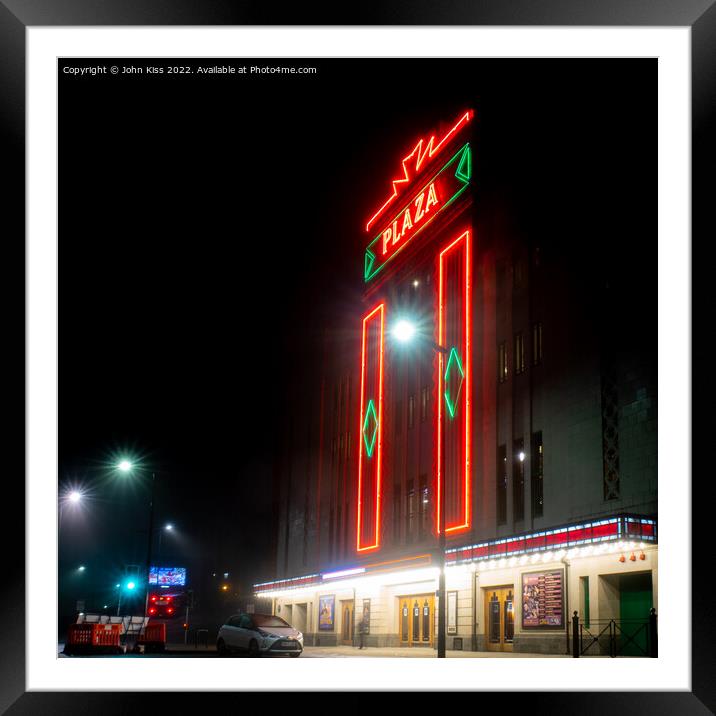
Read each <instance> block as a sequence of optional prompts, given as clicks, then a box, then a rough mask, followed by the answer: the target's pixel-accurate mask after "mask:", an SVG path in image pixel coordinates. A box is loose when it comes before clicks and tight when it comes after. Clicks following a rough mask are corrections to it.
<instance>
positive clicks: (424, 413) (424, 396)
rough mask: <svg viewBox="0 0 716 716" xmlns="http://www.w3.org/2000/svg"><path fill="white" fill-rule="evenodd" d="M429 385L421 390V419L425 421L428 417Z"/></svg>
mask: <svg viewBox="0 0 716 716" xmlns="http://www.w3.org/2000/svg"><path fill="white" fill-rule="evenodd" d="M428 397H429V393H428V386H427V385H424V386H423V388H422V390H421V391H420V420H421V421H422V422H425V421H426V420H427V419H428Z"/></svg>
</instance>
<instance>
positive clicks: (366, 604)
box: [361, 599, 370, 635]
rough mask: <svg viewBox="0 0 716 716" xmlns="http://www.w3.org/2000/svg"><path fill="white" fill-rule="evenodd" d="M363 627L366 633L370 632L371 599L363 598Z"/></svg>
mask: <svg viewBox="0 0 716 716" xmlns="http://www.w3.org/2000/svg"><path fill="white" fill-rule="evenodd" d="M361 628H362V629H363V633H364V634H366V635H367V634H370V599H364V600H363V624H362V626H361Z"/></svg>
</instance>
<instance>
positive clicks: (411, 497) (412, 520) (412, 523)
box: [407, 480, 417, 542]
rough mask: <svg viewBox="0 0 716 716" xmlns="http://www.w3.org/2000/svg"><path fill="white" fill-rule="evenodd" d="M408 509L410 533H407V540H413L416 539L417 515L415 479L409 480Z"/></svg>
mask: <svg viewBox="0 0 716 716" xmlns="http://www.w3.org/2000/svg"><path fill="white" fill-rule="evenodd" d="M407 498H408V505H407V507H408V509H407V516H408V534H407V541H408V542H412V541H413V540H414V539H415V528H416V526H417V525H416V520H417V515H416V514H415V507H416V505H415V482H414V481H413V480H408V495H407Z"/></svg>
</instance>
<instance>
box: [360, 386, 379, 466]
mask: <svg viewBox="0 0 716 716" xmlns="http://www.w3.org/2000/svg"><path fill="white" fill-rule="evenodd" d="M368 435H370V438H369V437H368ZM377 435H378V416H377V415H376V413H375V405H374V404H373V400H372V399H371V400H369V401H368V407H367V408H366V409H365V420H364V421H363V442H364V443H365V451H366V454H367V455H368V457H373V448H374V447H375V438H376V436H377Z"/></svg>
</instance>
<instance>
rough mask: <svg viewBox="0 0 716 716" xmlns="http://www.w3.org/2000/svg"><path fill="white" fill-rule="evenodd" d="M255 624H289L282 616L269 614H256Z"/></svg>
mask: <svg viewBox="0 0 716 716" xmlns="http://www.w3.org/2000/svg"><path fill="white" fill-rule="evenodd" d="M253 620H254V624H256V626H259V627H287V626H290V624H287V623H286V622H285V621H284V620H283V619H281V617H272V616H269V615H267V614H254V615H253Z"/></svg>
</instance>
